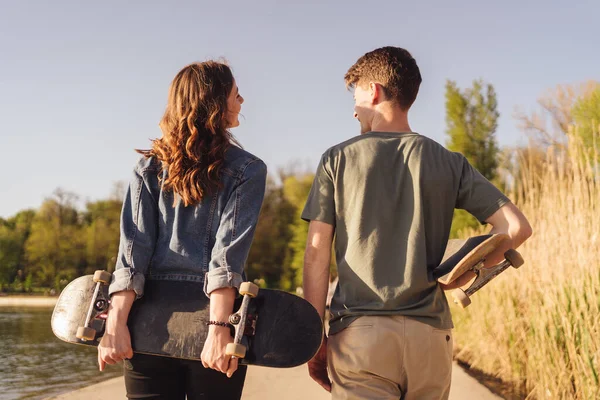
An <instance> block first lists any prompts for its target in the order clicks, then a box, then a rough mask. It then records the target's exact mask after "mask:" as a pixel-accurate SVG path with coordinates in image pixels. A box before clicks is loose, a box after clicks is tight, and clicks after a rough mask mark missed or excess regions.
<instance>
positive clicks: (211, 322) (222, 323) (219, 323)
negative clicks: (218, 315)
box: [206, 321, 231, 328]
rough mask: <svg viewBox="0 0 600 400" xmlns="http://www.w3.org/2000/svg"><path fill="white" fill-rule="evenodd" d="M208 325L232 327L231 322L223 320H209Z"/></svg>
mask: <svg viewBox="0 0 600 400" xmlns="http://www.w3.org/2000/svg"><path fill="white" fill-rule="evenodd" d="M206 325H217V326H222V327H224V328H230V327H231V324H228V323H227V322H221V321H208V322H207V323H206Z"/></svg>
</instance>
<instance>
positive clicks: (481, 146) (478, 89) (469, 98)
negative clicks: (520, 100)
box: [446, 80, 500, 237]
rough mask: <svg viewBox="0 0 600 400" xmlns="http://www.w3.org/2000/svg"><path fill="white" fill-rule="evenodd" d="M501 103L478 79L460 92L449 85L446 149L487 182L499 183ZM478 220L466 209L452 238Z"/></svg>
mask: <svg viewBox="0 0 600 400" xmlns="http://www.w3.org/2000/svg"><path fill="white" fill-rule="evenodd" d="M497 108H498V102H497V99H496V92H495V90H494V87H493V86H492V85H491V84H484V82H483V81H481V80H475V81H474V82H473V87H471V88H468V89H465V90H461V89H460V88H459V87H458V86H457V84H456V83H455V82H453V81H450V80H449V81H447V82H446V124H447V130H446V133H447V135H448V142H447V147H448V149H449V150H451V151H456V152H459V153H461V154H463V155H464V156H465V157H466V158H467V160H468V161H469V162H470V163H471V165H473V166H474V167H475V168H476V169H477V170H478V171H479V172H481V174H482V175H483V176H485V177H486V178H487V179H488V180H490V181H492V182H495V183H496V184H499V183H500V182H498V181H497V179H496V178H497V176H498V171H497V170H498V156H499V147H498V144H497V142H496V136H495V133H496V129H497V128H498V117H499V115H500V114H499V113H498V110H497ZM477 225H478V222H477V220H476V219H475V218H474V217H472V216H471V215H470V214H469V213H467V212H466V211H463V210H457V211H456V212H455V214H454V220H453V223H452V232H451V236H452V237H456V236H457V235H458V232H459V231H460V230H462V229H464V228H469V227H471V228H474V227H476V226H477Z"/></svg>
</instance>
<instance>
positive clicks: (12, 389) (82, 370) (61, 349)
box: [0, 307, 122, 400]
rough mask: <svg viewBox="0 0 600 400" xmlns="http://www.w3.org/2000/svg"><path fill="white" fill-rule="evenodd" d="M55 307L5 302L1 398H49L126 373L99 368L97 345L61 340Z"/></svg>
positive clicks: (0, 331) (0, 329)
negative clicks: (56, 331) (52, 324)
mask: <svg viewBox="0 0 600 400" xmlns="http://www.w3.org/2000/svg"><path fill="white" fill-rule="evenodd" d="M51 316H52V308H51V307H36V308H25V307H0V399H2V400H4V399H44V398H47V397H51V396H53V395H57V394H60V393H64V392H68V391H71V390H75V389H78V388H81V387H84V386H88V385H90V384H93V383H96V382H100V381H103V380H106V379H109V378H113V377H115V376H120V375H121V374H122V372H121V368H122V366H121V365H120V364H119V365H116V366H110V365H109V366H107V368H106V369H105V370H104V372H100V371H98V364H97V352H96V349H95V348H91V347H87V346H78V345H73V344H68V343H64V342H61V341H60V340H59V339H57V338H56V336H54V334H53V333H52V329H51V328H50V317H51Z"/></svg>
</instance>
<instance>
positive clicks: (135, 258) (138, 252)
mask: <svg viewBox="0 0 600 400" xmlns="http://www.w3.org/2000/svg"><path fill="white" fill-rule="evenodd" d="M145 175H146V170H144V169H140V168H139V167H137V168H136V169H135V170H134V176H133V178H132V180H131V181H130V183H129V188H128V190H127V194H126V196H125V200H124V202H123V209H122V211H121V238H120V242H119V253H118V256H117V263H116V267H115V272H114V273H113V275H112V281H111V284H110V286H109V288H108V292H109V295H112V294H113V293H116V292H120V291H122V290H133V291H135V293H136V299H139V298H140V297H142V296H143V295H144V283H145V276H146V273H147V272H148V267H149V265H150V261H151V260H152V255H153V254H154V247H155V245H156V237H157V232H158V228H157V226H158V205H157V200H156V198H155V197H154V196H153V195H152V192H151V189H150V187H149V184H148V180H147V179H144V177H145Z"/></svg>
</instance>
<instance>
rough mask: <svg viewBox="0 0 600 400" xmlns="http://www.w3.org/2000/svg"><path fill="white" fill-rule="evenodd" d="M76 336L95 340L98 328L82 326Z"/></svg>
mask: <svg viewBox="0 0 600 400" xmlns="http://www.w3.org/2000/svg"><path fill="white" fill-rule="evenodd" d="M75 337H76V338H77V339H81V340H94V339H96V330H95V329H94V328H86V327H85V326H80V327H79V328H77V334H75Z"/></svg>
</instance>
